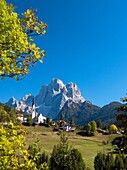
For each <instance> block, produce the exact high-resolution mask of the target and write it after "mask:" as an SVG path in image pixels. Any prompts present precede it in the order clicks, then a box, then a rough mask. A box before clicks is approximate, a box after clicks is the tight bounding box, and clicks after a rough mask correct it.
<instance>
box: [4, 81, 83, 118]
mask: <svg viewBox="0 0 127 170" xmlns="http://www.w3.org/2000/svg"><path fill="white" fill-rule="evenodd" d="M68 100H71V101H73V102H74V103H83V102H84V101H85V99H84V98H83V97H82V96H81V93H80V90H79V89H78V87H77V85H76V84H74V83H72V82H70V83H68V84H67V85H65V84H63V82H62V81H61V80H59V79H53V80H52V81H51V83H50V84H49V85H44V86H42V88H41V89H40V92H39V94H38V95H37V96H35V97H34V96H33V95H32V94H27V95H26V96H25V97H23V98H22V99H20V100H19V101H17V100H16V99H15V98H14V97H12V98H11V99H10V100H9V101H8V102H7V103H6V104H7V105H9V106H12V107H13V108H15V109H17V110H19V111H22V112H26V113H28V114H31V113H32V105H33V103H34V104H35V106H36V111H37V113H42V114H43V116H45V117H50V118H51V119H54V118H56V117H57V115H58V114H59V112H60V110H61V109H62V108H63V107H64V104H65V103H66V102H67V101H68Z"/></svg>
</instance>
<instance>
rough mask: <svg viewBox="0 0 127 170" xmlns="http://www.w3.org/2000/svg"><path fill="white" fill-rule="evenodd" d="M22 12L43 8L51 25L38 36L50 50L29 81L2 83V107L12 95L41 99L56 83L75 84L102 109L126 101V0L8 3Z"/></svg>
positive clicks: (42, 13)
mask: <svg viewBox="0 0 127 170" xmlns="http://www.w3.org/2000/svg"><path fill="white" fill-rule="evenodd" d="M7 2H9V3H10V2H11V3H12V4H14V5H15V6H16V7H17V8H16V11H17V12H18V13H22V12H24V11H25V10H26V9H28V8H33V9H35V8H37V9H38V16H39V19H40V20H42V21H44V22H46V23H47V24H48V29H47V34H46V35H45V36H43V37H36V40H35V42H36V44H37V45H38V46H39V47H40V48H41V49H44V50H45V51H46V58H45V59H44V62H43V64H40V63H38V64H37V65H36V66H35V67H34V68H31V73H30V74H29V75H27V76H26V77H25V78H24V79H23V80H21V81H18V82H16V81H15V80H13V79H8V78H7V79H5V80H1V81H0V89H1V91H0V102H6V101H8V100H9V98H10V97H11V96H14V97H15V98H16V99H20V98H22V97H23V96H24V95H25V94H27V93H31V94H33V95H37V94H38V92H39V90H40V88H41V86H42V85H44V84H49V83H50V82H51V79H52V78H59V79H61V80H62V81H63V82H64V83H65V84H66V83H68V82H74V83H76V84H77V85H78V87H79V89H80V90H81V93H82V95H83V97H84V98H85V99H87V100H89V101H91V102H93V103H94V104H96V105H98V106H103V105H105V104H108V103H110V102H112V101H120V98H121V97H122V96H125V95H126V93H127V76H126V68H127V1H126V0H122V1H119V0H96V1H95V0H27V1H21V0H18V1H17V0H7Z"/></svg>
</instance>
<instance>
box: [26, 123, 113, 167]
mask: <svg viewBox="0 0 127 170" xmlns="http://www.w3.org/2000/svg"><path fill="white" fill-rule="evenodd" d="M24 128H25V129H26V131H27V135H26V147H28V146H29V145H30V144H32V143H34V142H35V141H37V140H39V143H38V144H39V147H40V148H41V151H45V152H46V153H48V154H49V155H50V154H51V152H52V149H53V146H54V145H56V144H57V143H59V141H60V135H59V132H53V130H52V128H50V127H49V128H46V127H43V126H35V127H26V126H25V127H24ZM67 134H68V137H69V145H70V146H72V147H74V148H77V149H78V150H79V151H80V152H81V154H82V156H83V159H84V161H85V163H86V166H87V167H89V169H90V170H93V169H94V157H95V156H96V154H97V153H98V152H102V153H107V152H110V151H111V150H112V148H113V147H112V145H111V141H112V140H113V138H115V137H116V135H102V134H97V135H96V136H93V137H86V136H79V135H77V134H76V132H67Z"/></svg>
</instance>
